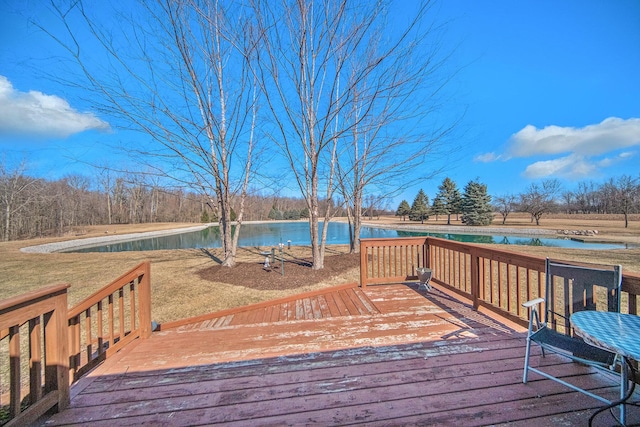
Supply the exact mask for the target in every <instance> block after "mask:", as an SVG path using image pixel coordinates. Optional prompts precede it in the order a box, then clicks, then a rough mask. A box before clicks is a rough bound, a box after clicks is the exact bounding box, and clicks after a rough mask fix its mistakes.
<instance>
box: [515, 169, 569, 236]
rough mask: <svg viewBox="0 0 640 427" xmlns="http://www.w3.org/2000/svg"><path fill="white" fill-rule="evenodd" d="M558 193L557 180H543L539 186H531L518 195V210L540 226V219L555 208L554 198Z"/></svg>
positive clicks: (558, 185) (558, 183)
mask: <svg viewBox="0 0 640 427" xmlns="http://www.w3.org/2000/svg"><path fill="white" fill-rule="evenodd" d="M559 192H560V182H559V181H558V180H557V179H548V180H544V181H543V182H542V184H541V185H538V184H535V183H534V184H531V185H530V186H529V188H528V189H527V191H526V192H524V193H522V194H521V195H520V209H521V210H522V211H523V212H528V213H529V214H531V218H532V219H533V220H535V221H536V225H540V218H542V215H544V214H545V213H548V212H553V210H554V209H555V208H556V206H557V203H556V197H557V196H558V193H559Z"/></svg>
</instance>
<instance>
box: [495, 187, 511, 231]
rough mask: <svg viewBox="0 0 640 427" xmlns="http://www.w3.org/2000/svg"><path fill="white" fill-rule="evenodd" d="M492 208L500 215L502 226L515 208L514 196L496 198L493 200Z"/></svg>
mask: <svg viewBox="0 0 640 427" xmlns="http://www.w3.org/2000/svg"><path fill="white" fill-rule="evenodd" d="M493 206H494V208H495V209H496V210H497V211H498V212H500V215H502V224H503V225H504V223H505V222H507V217H508V216H509V214H510V213H511V212H513V211H514V210H515V208H516V196H514V195H512V194H507V195H504V196H499V197H496V198H495V199H494V200H493Z"/></svg>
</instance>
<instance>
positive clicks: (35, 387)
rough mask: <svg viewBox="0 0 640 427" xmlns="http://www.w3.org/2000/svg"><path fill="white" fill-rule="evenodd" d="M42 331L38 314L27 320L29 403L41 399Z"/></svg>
mask: <svg viewBox="0 0 640 427" xmlns="http://www.w3.org/2000/svg"><path fill="white" fill-rule="evenodd" d="M41 342H42V333H41V328H40V316H37V317H35V318H33V319H31V320H29V397H30V400H31V402H30V403H31V404H34V403H35V402H37V401H39V400H40V399H42V349H41V348H40V343H41Z"/></svg>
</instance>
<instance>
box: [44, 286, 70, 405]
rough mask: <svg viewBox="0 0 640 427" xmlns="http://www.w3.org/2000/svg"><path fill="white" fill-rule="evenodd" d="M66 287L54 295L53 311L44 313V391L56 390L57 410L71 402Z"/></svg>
mask: <svg viewBox="0 0 640 427" xmlns="http://www.w3.org/2000/svg"><path fill="white" fill-rule="evenodd" d="M67 313H68V307H67V289H66V287H65V288H64V289H63V290H62V291H61V292H59V294H58V295H55V296H54V309H53V311H51V312H49V313H46V314H45V315H44V332H45V333H44V336H45V339H44V345H45V391H47V392H55V391H56V390H57V398H58V399H57V405H58V411H62V410H63V409H66V408H67V407H68V406H69V404H70V403H71V397H70V393H69V384H70V380H69V378H70V375H69V353H70V351H69V336H68V334H69V327H68V319H67Z"/></svg>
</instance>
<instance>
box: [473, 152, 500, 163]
mask: <svg viewBox="0 0 640 427" xmlns="http://www.w3.org/2000/svg"><path fill="white" fill-rule="evenodd" d="M501 158H502V156H500V155H498V154H496V153H485V154H478V155H477V156H475V157H474V158H473V161H474V162H480V163H490V162H495V161H496V160H500V159H501Z"/></svg>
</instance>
